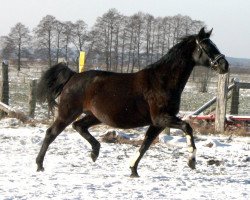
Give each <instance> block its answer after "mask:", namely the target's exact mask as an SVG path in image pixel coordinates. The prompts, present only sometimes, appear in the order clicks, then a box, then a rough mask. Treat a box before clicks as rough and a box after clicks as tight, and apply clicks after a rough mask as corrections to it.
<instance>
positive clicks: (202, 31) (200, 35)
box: [198, 27, 206, 39]
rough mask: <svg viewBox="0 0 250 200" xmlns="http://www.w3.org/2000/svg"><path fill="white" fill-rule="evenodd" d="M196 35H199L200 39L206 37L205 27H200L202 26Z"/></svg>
mask: <svg viewBox="0 0 250 200" xmlns="http://www.w3.org/2000/svg"><path fill="white" fill-rule="evenodd" d="M198 37H199V38H200V39H202V38H205V37H206V32H205V27H202V28H201V30H200V32H199V33H198Z"/></svg>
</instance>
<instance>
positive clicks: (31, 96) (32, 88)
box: [29, 80, 37, 118]
mask: <svg viewBox="0 0 250 200" xmlns="http://www.w3.org/2000/svg"><path fill="white" fill-rule="evenodd" d="M36 87H37V80H31V81H30V94H29V117H31V118H34V116H35V109H36V89H37V88H36Z"/></svg>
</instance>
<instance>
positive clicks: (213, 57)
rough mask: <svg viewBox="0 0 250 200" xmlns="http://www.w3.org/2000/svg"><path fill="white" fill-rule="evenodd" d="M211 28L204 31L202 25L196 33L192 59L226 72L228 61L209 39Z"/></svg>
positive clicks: (197, 63)
mask: <svg viewBox="0 0 250 200" xmlns="http://www.w3.org/2000/svg"><path fill="white" fill-rule="evenodd" d="M212 31H213V29H211V30H210V31H208V32H205V29H204V27H203V28H202V29H201V30H200V32H199V33H198V34H197V36H196V39H195V42H196V48H195V50H194V53H193V59H194V61H195V63H196V65H202V66H205V67H211V68H212V69H213V70H215V71H217V72H218V73H220V74H224V73H227V72H228V61H227V60H226V58H225V56H224V55H223V54H221V53H220V51H219V49H218V48H217V46H216V45H215V44H214V43H213V42H212V41H211V40H210V35H211V33H212Z"/></svg>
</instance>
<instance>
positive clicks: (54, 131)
mask: <svg viewBox="0 0 250 200" xmlns="http://www.w3.org/2000/svg"><path fill="white" fill-rule="evenodd" d="M66 126H67V124H66V123H64V122H62V121H59V120H56V121H55V122H54V123H53V125H52V126H51V127H50V128H48V129H47V131H46V135H45V138H44V140H43V144H42V147H41V149H40V151H39V153H38V155H37V157H36V164H37V171H44V167H43V161H44V157H45V154H46V152H47V150H48V148H49V145H50V144H51V143H52V142H53V141H54V140H55V139H56V137H57V136H58V135H59V134H60V133H61V132H62V131H63V130H64V129H65V127H66Z"/></svg>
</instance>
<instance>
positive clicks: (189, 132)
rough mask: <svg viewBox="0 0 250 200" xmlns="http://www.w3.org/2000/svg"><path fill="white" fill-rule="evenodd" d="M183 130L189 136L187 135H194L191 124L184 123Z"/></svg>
mask: <svg viewBox="0 0 250 200" xmlns="http://www.w3.org/2000/svg"><path fill="white" fill-rule="evenodd" d="M182 130H183V131H184V132H185V133H186V134H187V135H192V134H193V128H192V127H191V126H190V124H189V123H187V122H184V123H183V125H182Z"/></svg>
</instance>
